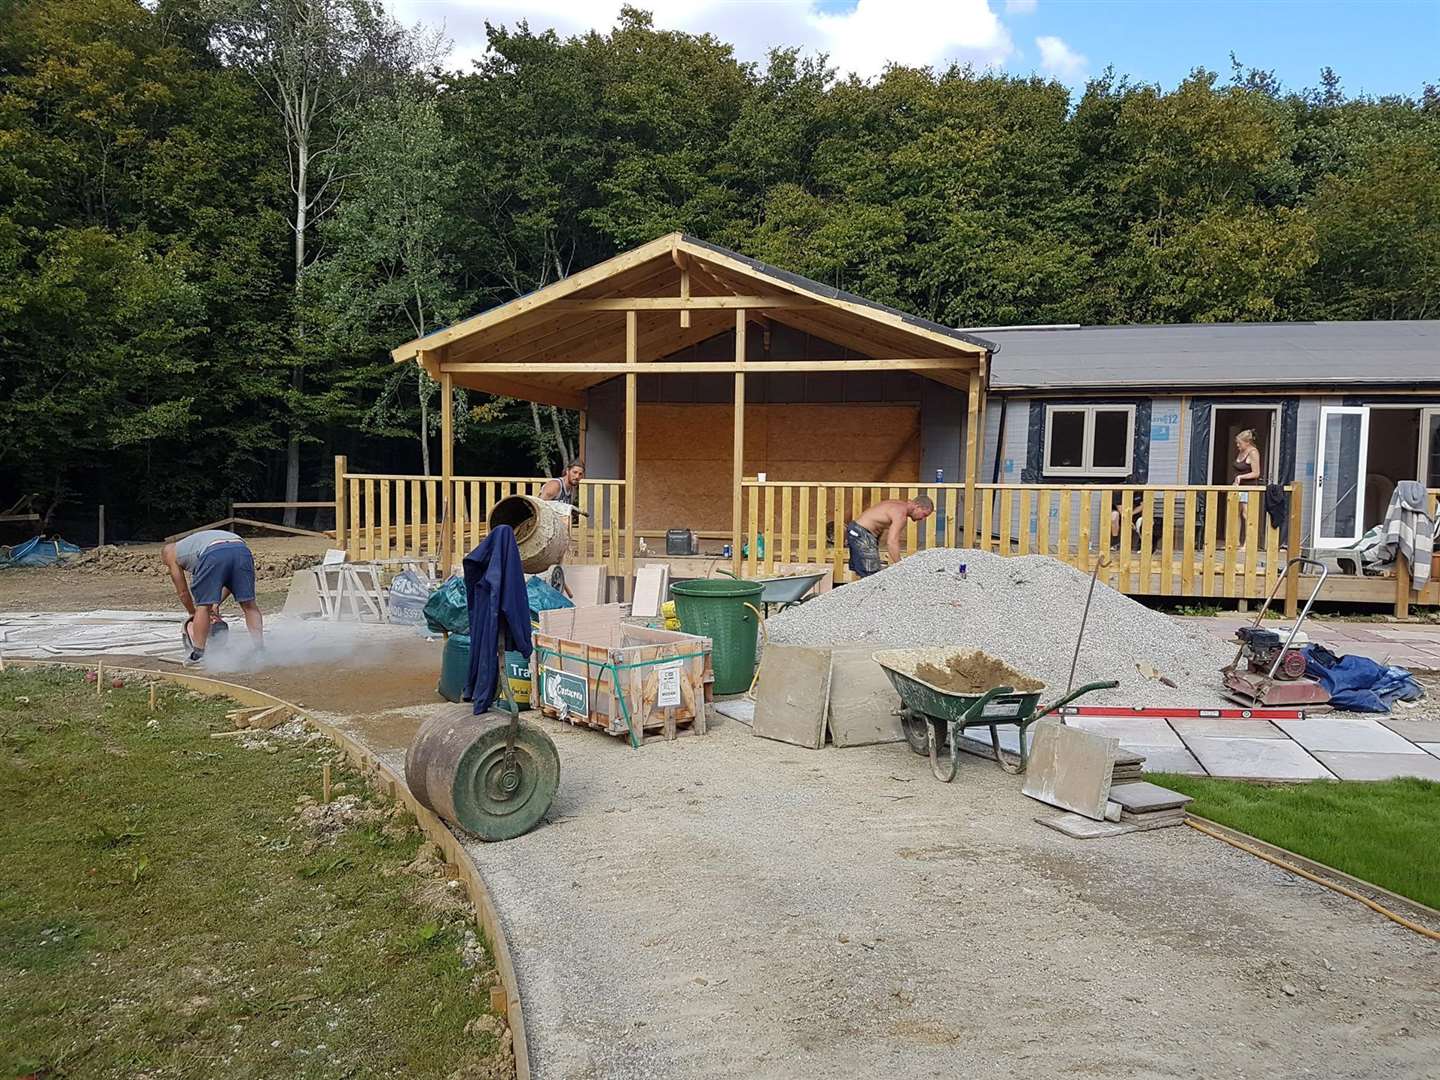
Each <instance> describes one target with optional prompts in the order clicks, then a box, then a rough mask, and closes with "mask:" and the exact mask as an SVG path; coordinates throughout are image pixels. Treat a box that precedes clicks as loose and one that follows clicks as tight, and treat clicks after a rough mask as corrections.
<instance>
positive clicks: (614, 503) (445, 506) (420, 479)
mask: <svg viewBox="0 0 1440 1080" xmlns="http://www.w3.org/2000/svg"><path fill="white" fill-rule="evenodd" d="M335 482H336V495H337V498H336V514H335V535H336V543H337V544H338V545H339V546H341V547H343V548H344V549H345V552H346V557H347V558H349V559H351V560H352V561H366V562H368V561H372V560H385V559H402V558H432V559H433V558H440V557H441V556H442V555H443V554H444V552H445V550H446V546H445V541H446V540H447V538H448V541H449V551H451V552H452V553H454V554H453V555H452V561H453V562H454V563H455V564H456V565H458V564H459V561H460V559H462V558H463V557H464V555H465V553H466V552H468V551H470V550H471V549H472V548H474V547H475V546H476V545H477V544H479V543H480V541H481V540H483V539H484V538H485V534H486V533H487V532H488V531H489V528H488V525H487V520H488V518H489V515H490V510H491V508H492V507H493V506H494V505H495V504H496V503H497V502H499V501H500V500H501V499H504V498H508V497H509V496H511V495H534V496H538V495H539V493H540V489H541V488H542V487H544V486H545V483H546V481H545V479H544V478H543V477H533V476H528V477H527V476H455V477H452V478H451V479H450V481H449V484H450V488H449V498H448V499H447V498H446V497H445V495H446V491H445V483H446V482H445V481H444V480H443V479H441V478H440V477H438V476H403V475H398V474H390V473H352V472H349V471H348V470H347V468H346V463H345V459H344V458H337V459H336V464H335ZM624 489H625V482H624V481H623V480H586V481H585V483H584V484H582V485H581V486H580V493H579V499H580V502H579V508H580V509H581V510H582V511H584V515H583V516H582V517H581V518H580V519H579V520H578V521H577V522H576V524H575V526H574V527H573V528H572V530H571V539H572V545H571V555H570V558H571V560H572V561H574V562H583V563H605V564H606V565H607V566H608V567H609V568H610V572H611V573H612V574H614V573H618V572H619V569H618V568H619V564H620V559H621V556H622V555H623V553H624V543H623V538H624V534H625V528H624V520H623V519H624Z"/></svg>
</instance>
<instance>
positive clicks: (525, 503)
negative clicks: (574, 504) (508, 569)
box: [488, 495, 571, 574]
mask: <svg viewBox="0 0 1440 1080" xmlns="http://www.w3.org/2000/svg"><path fill="white" fill-rule="evenodd" d="M570 517H571V509H570V505H569V504H568V503H552V502H545V501H544V500H543V499H537V498H535V497H534V496H531V495H509V496H507V497H505V498H503V499H501V500H500V501H499V502H497V503H496V504H495V505H494V507H492V508H491V510H490V518H489V522H488V524H489V526H490V528H492V529H493V528H495V526H496V525H509V526H510V527H511V528H512V529H514V530H515V545H516V546H517V547H518V548H519V549H520V565H521V568H522V569H523V570H524V571H525V573H527V574H538V573H539V572H540V571H541V570H545V569H547V568H548V567H551V566H554V565H555V564H556V563H559V562H563V561H564V559H565V553H566V552H567V551H568V550H569V548H570Z"/></svg>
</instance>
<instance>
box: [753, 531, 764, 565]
mask: <svg viewBox="0 0 1440 1080" xmlns="http://www.w3.org/2000/svg"><path fill="white" fill-rule="evenodd" d="M755 550H756V552H757V553H758V554H757V556H756V557H757V558H760V559H763V558H765V534H764V533H761V534H760V535H759V536H757V537H756V538H755Z"/></svg>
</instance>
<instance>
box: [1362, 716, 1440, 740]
mask: <svg viewBox="0 0 1440 1080" xmlns="http://www.w3.org/2000/svg"><path fill="white" fill-rule="evenodd" d="M1376 719H1378V720H1379V721H1380V723H1382V724H1384V725H1385V726H1386V727H1387V728H1389V729H1390V730H1391V731H1393V732H1395V734H1396V735H1400V736H1403V737H1404V738H1406V739H1409V740H1410V741H1411V742H1413V743H1440V720H1420V719H1416V720H1407V719H1405V718H1404V717H1400V716H1381V717H1377V718H1376Z"/></svg>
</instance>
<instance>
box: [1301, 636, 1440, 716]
mask: <svg viewBox="0 0 1440 1080" xmlns="http://www.w3.org/2000/svg"><path fill="white" fill-rule="evenodd" d="M1305 674H1306V675H1309V676H1310V677H1311V678H1312V679H1316V680H1318V681H1319V683H1320V685H1321V686H1323V687H1324V688H1325V689H1326V691H1327V692H1328V693H1329V694H1330V704H1331V705H1332V706H1334V707H1335V708H1337V709H1343V710H1344V711H1346V712H1369V713H1388V712H1389V711H1390V706H1391V705H1393V704H1394V703H1395V702H1397V701H1416V700H1418V699H1419V698H1422V697H1424V696H1425V691H1424V689H1423V688H1422V687H1421V686H1420V684H1419V683H1418V682H1416V681H1415V676H1413V675H1411V674H1410V672H1408V671H1407V670H1405V669H1404V668H1402V667H1394V666H1393V665H1392V666H1389V667H1387V666H1386V665H1384V664H1377V663H1376V662H1375V661H1374V660H1371V659H1370V658H1369V657H1367V656H1336V655H1335V654H1334V653H1333V652H1331V651H1330V650H1329V649H1327V648H1325V646H1323V645H1307V646H1305Z"/></svg>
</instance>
